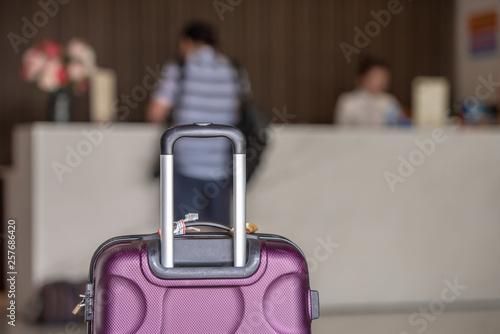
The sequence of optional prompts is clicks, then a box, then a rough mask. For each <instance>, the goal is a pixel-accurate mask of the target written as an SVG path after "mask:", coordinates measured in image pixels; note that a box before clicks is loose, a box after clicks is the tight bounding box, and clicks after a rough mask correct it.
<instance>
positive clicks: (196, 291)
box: [84, 123, 319, 334]
mask: <svg viewBox="0 0 500 334" xmlns="http://www.w3.org/2000/svg"><path fill="white" fill-rule="evenodd" d="M184 136H189V137H221V136H222V137H227V138H228V139H230V140H231V141H232V142H233V148H234V152H235V158H234V161H235V164H234V183H235V189H234V194H235V198H234V202H235V208H234V211H235V229H234V233H233V234H234V236H233V235H232V234H230V233H228V232H227V231H221V232H212V233H188V234H181V235H177V236H175V238H174V237H173V233H172V230H173V217H172V215H171V213H170V212H169V211H171V208H172V207H171V206H170V205H171V201H172V195H173V188H171V187H170V186H169V183H170V182H171V178H170V176H171V174H169V173H171V172H172V169H173V165H172V159H171V158H170V159H169V161H167V162H166V163H165V161H164V160H163V158H164V157H165V156H167V155H169V154H170V155H171V152H172V150H171V148H172V147H173V145H174V143H175V141H176V140H177V139H178V138H181V137H184ZM242 143H243V144H244V138H243V137H242V135H241V132H239V130H237V129H235V128H232V127H228V126H219V125H212V124H208V123H203V124H195V125H190V126H181V127H177V128H172V129H169V130H167V132H166V134H165V135H164V136H163V138H162V168H161V169H162V215H161V216H162V236H161V238H160V236H159V235H158V234H152V235H142V236H124V237H118V238H114V239H111V240H108V241H107V242H105V243H104V244H103V245H102V246H101V247H100V248H99V249H98V250H97V251H96V252H95V254H94V257H93V259H92V262H91V266H90V280H89V283H88V284H87V289H86V294H85V300H84V304H85V320H86V321H88V324H89V325H88V332H89V333H94V334H125V333H127V334H128V333H130V334H132V333H138V334H154V333H176V334H178V333H220V334H222V333H283V334H285V333H290V334H295V333H297V334H302V333H304V334H306V333H311V322H312V320H313V319H316V318H318V317H319V299H318V293H317V292H315V291H311V290H310V288H309V275H308V270H307V263H306V261H305V257H304V255H303V254H302V252H301V251H300V249H299V248H298V247H297V246H296V245H294V244H293V243H292V242H291V241H289V240H287V239H285V238H283V237H280V236H276V235H267V234H247V233H245V224H244V223H245V220H244V218H245V215H244V211H245V210H244V209H245V206H244V202H245V201H244V196H245V191H244V182H245V173H244V166H243V165H244V164H243V163H244V162H245V160H244V159H241V158H242V157H243V158H244V150H243V149H242V148H244V145H242ZM169 148H170V149H169ZM165 153H166V154H165ZM238 154H239V155H240V156H239V157H237V155H238ZM165 160H166V159H165ZM242 166H243V167H242ZM169 215H170V216H169ZM192 224H193V225H196V223H192ZM200 224H202V223H200ZM167 232H169V233H167Z"/></svg>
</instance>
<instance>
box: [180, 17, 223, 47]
mask: <svg viewBox="0 0 500 334" xmlns="http://www.w3.org/2000/svg"><path fill="white" fill-rule="evenodd" d="M182 37H185V38H190V39H192V40H193V41H195V42H203V43H206V44H208V45H212V46H215V44H216V43H217V38H216V36H215V31H214V29H213V27H212V26H211V25H210V24H208V23H205V22H200V21H194V22H191V23H188V24H187V25H186V26H185V27H184V29H183V30H182Z"/></svg>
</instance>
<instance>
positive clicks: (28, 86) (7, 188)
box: [0, 0, 500, 334]
mask: <svg viewBox="0 0 500 334" xmlns="http://www.w3.org/2000/svg"><path fill="white" fill-rule="evenodd" d="M499 13H500V1H498V0H439V1H432V0H418V1H407V0H401V1H396V0H350V1H347V0H338V1H332V0H307V1H302V0H293V1H289V0H267V1H262V0H252V1H249V0H239V1H229V0H215V1H212V0H183V1H173V0H143V1H129V0H125V1H124V0H121V1H117V0H106V1H97V0H87V1H76V0H53V1H50V0H46V1H43V0H42V1H35V0H33V1H32V0H25V1H14V0H1V1H0V31H1V35H2V36H4V38H2V42H1V43H2V51H1V52H0V73H1V75H0V187H1V188H0V199H1V206H0V214H1V217H2V230H3V234H2V235H3V236H4V237H3V238H2V249H3V253H2V254H1V258H0V263H2V265H3V266H4V267H5V268H6V270H4V271H3V273H4V275H3V277H2V281H1V283H0V287H1V288H2V291H3V294H4V295H7V291H8V284H7V281H6V278H7V275H6V273H7V272H8V270H7V267H6V266H7V261H6V259H7V253H6V252H7V248H6V247H7V242H6V241H7V237H8V220H9V219H13V220H15V222H16V228H17V230H16V233H17V235H16V238H17V239H16V240H17V253H16V255H17V264H16V266H17V271H18V276H17V288H18V295H17V301H18V305H19V306H18V307H19V308H18V312H19V313H18V318H19V321H22V323H21V324H20V325H22V326H27V327H25V328H24V327H23V328H21V329H19V327H18V328H12V327H10V326H7V325H6V324H4V321H3V320H2V323H1V324H0V328H2V330H3V327H2V326H5V331H7V332H8V333H10V332H12V333H18V332H19V333H30V332H34V333H38V332H40V333H48V332H49V331H51V330H59V329H60V328H61V330H62V331H64V330H65V331H66V332H68V329H67V328H68V324H70V323H72V322H75V323H77V322H78V321H79V319H78V318H74V319H72V318H69V319H68V318H61V319H62V320H61V319H59V322H62V325H61V326H62V327H46V325H44V326H42V327H38V326H36V325H34V323H36V321H37V320H40V319H41V318H43V316H41V312H43V311H41V310H42V309H43V306H42V305H44V303H45V306H46V307H47V305H51V304H50V302H48V301H47V300H48V299H50V297H47V296H48V295H50V293H51V291H52V290H57V291H59V293H63V294H64V295H65V296H66V295H68V296H70V295H71V294H72V293H73V292H74V291H77V290H78V284H79V283H82V282H85V280H86V275H87V268H88V264H89V263H90V259H91V256H92V253H93V251H94V250H95V249H96V248H97V247H98V246H99V244H100V243H101V242H103V241H104V240H106V239H108V238H110V237H113V236H116V235H122V234H134V233H151V232H153V231H155V230H156V229H157V228H158V212H159V208H158V201H159V199H158V181H157V180H156V179H154V178H153V177H152V173H153V171H154V167H155V163H156V160H155V159H156V155H157V154H158V145H157V143H158V140H159V136H160V134H161V133H162V130H163V129H164V126H162V125H152V124H149V123H147V122H146V118H147V115H146V112H147V105H148V103H149V101H150V97H151V94H152V90H151V89H149V88H147V87H149V85H150V83H152V82H155V81H157V80H158V79H159V78H160V73H161V68H162V67H163V65H164V64H165V63H166V62H167V61H168V60H172V59H176V58H177V57H178V41H179V33H180V31H181V29H182V27H183V26H184V25H185V24H186V23H187V22H189V21H191V20H193V19H198V20H203V21H206V22H209V23H210V24H212V25H213V26H214V27H215V28H216V29H217V31H218V40H219V49H220V51H221V52H222V53H224V54H225V55H227V56H228V57H230V58H232V59H235V60H237V61H238V63H239V64H241V65H242V66H243V67H244V68H245V69H246V70H247V72H248V75H249V79H250V81H251V85H252V91H253V100H254V102H255V103H256V104H257V105H258V106H259V109H260V110H261V111H262V113H264V114H265V115H267V117H268V118H269V119H270V121H271V125H270V127H269V135H270V139H269V143H268V146H267V148H266V151H265V153H264V158H263V162H262V163H261V164H260V166H259V169H258V171H257V174H256V175H255V176H254V177H253V178H252V180H251V183H249V194H248V218H249V220H250V221H252V222H254V223H256V224H258V225H259V226H260V230H261V231H262V232H268V233H276V234H281V235H284V236H286V237H289V238H290V239H291V240H293V241H295V242H296V243H297V244H298V245H299V246H300V247H301V248H302V249H303V251H304V253H305V254H306V256H307V258H308V261H309V266H310V271H311V287H312V288H313V289H317V290H319V291H320V298H321V303H322V317H321V318H320V319H319V320H317V321H315V323H314V327H313V329H314V332H315V333H337V332H338V333H393V332H394V333H399V334H401V333H423V332H425V333H454V334H460V333H464V334H465V333H498V332H499V331H500V320H499V319H500V317H499V315H500V286H499V283H498V282H500V267H499V266H498V259H499V258H500V246H499V245H500V243H499V242H498V239H499V238H500V173H499V170H500V145H499V143H500V132H499V131H498V128H497V125H498V120H499V117H498V115H499V113H498V94H499V91H500V26H499V23H498V15H499ZM47 41H51V42H47ZM75 41H77V42H78V41H80V42H82V44H80V45H79V46H80V47H81V48H82V49H78V45H77V46H75V50H76V51H75V53H76V54H78V53H79V52H81V53H82V54H85V52H87V53H88V55H89V56H88V57H87V58H82V59H83V60H82V61H81V63H82V64H83V65H85V61H90V62H92V66H93V71H92V72H91V73H90V72H89V73H90V74H88V75H85V74H80V75H78V73H80V72H78V70H80V71H84V70H83V69H81V68H75V69H74V70H75V72H73V74H74V75H75V76H74V78H77V79H74V80H73V79H71V80H72V86H71V87H72V91H71V92H70V93H68V92H61V90H64V89H59V88H58V89H57V91H55V90H54V89H52V88H53V87H51V84H52V85H55V86H57V84H55V83H51V82H50V80H49V81H47V82H43V83H42V82H37V81H36V80H33V79H32V78H30V75H29V73H27V69H26V66H27V65H26V63H27V62H28V61H29V60H28V59H31V58H30V57H31V56H32V54H30V50H41V49H43V48H45V49H44V50H49V51H47V52H50V50H53V49H54V48H55V49H58V48H61V47H62V46H68V47H69V45H75V44H74V42H75ZM44 43H45V44H44ZM47 43H49V44H47ZM51 43H55V44H51ZM72 43H73V44H72ZM82 45H83V46H82ZM85 47H89V48H90V49H85ZM78 50H80V51H78ZM82 50H83V51H82ZM89 50H91V52H90V51H89ZM31 52H32V53H33V51H31ZM65 57H69V58H71V55H70V53H68V54H67V55H65ZM368 57H371V58H375V59H380V60H383V62H384V66H383V67H384V68H387V70H388V71H389V72H390V74H391V83H390V85H389V86H388V88H387V90H388V93H390V94H391V96H393V97H394V98H395V100H396V101H398V104H399V106H400V110H401V114H400V117H399V119H397V120H395V121H392V122H389V121H388V122H386V123H387V124H385V123H384V124H379V126H362V125H361V126H349V125H352V124H337V123H339V122H337V121H338V115H336V112H335V111H336V110H338V106H339V97H340V96H342V95H341V94H342V93H345V92H348V91H352V90H354V89H356V87H357V86H358V85H359V84H360V76H359V66H360V63H362V61H363V59H366V58H368ZM33 59H35V58H33ZM85 59H86V60H85ZM89 59H90V60H89ZM32 61H33V62H36V59H35V60H32ZM65 61H67V59H66V60H65ZM28 72H29V71H28ZM58 73H59V72H58ZM75 73H76V74H75ZM64 75H66V76H67V75H68V74H67V73H66V74H64V73H62V74H61V73H59V74H58V78H59V79H60V78H61V76H64ZM70 77H71V78H73V77H72V76H71V74H70ZM63 88H64V87H63ZM73 91H75V92H76V93H73ZM58 93H63V94H62V96H63V97H62V98H61V96H60V95H61V94H59V95H58ZM61 99H62V100H61ZM61 101H62V102H61ZM61 105H67V108H64V107H63V108H62V109H61ZM57 106H59V108H58V107H57ZM61 110H62V112H63V115H62V116H61V114H58V112H61ZM64 110H66V112H67V115H66V116H68V117H66V118H65V114H64ZM58 115H59V116H58ZM55 121H57V122H55ZM108 121H114V123H113V125H112V127H110V125H109V124H108V123H107V122H108ZM358 125H359V124H358ZM369 125H371V124H369ZM387 125H391V126H387ZM84 141H86V142H87V143H89V144H86V145H90V148H88V147H87V150H86V151H85V153H84V154H82V153H79V152H83V151H82V150H84V149H83V148H82V147H83V146H82V145H84V144H81V143H82V142H84ZM71 152H76V153H79V154H77V155H78V156H79V158H74V157H73V158H71V157H69V158H68V156H69V155H72V153H71ZM68 159H69V160H68ZM72 159H76V160H72ZM55 282H57V283H58V284H59V285H56V286H55V285H54V283H55ZM42 287H43V288H42ZM61 291H63V292H61ZM443 296H447V297H449V298H446V297H443ZM68 298H69V299H70V301H69V302H68V303H69V304H71V302H72V299H71V298H70V297H68ZM2 300H3V301H4V302H5V305H7V304H6V303H7V302H8V298H7V296H5V297H4V298H3V299H2ZM54 303H55V304H58V305H61V303H60V302H57V301H56V302H54ZM4 309H5V308H4V307H3V305H2V310H4ZM47 317H48V316H47ZM48 319H49V320H50V317H48ZM23 324H24V325H23ZM3 332H4V331H3ZM82 333H83V330H82Z"/></svg>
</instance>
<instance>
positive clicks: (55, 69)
mask: <svg viewBox="0 0 500 334" xmlns="http://www.w3.org/2000/svg"><path fill="white" fill-rule="evenodd" d="M62 71H64V66H63V64H62V63H61V61H60V60H58V59H51V60H49V61H48V62H47V64H46V66H45V68H44V69H43V72H42V73H41V75H40V78H39V79H38V88H40V89H41V90H42V91H44V92H49V93H50V92H55V91H56V90H58V89H59V88H61V87H62V86H63V85H61V73H62Z"/></svg>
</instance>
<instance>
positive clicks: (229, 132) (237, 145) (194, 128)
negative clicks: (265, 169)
mask: <svg viewBox="0 0 500 334" xmlns="http://www.w3.org/2000/svg"><path fill="white" fill-rule="evenodd" d="M182 137H191V138H214V137H226V138H227V139H229V140H230V141H231V143H232V144H233V152H234V154H245V153H246V139H245V136H244V135H243V133H242V132H241V131H240V130H239V129H238V128H235V127H233V126H229V125H220V124H212V123H195V124H188V125H180V126H175V127H172V128H170V129H168V130H167V131H165V133H164V134H163V136H162V137H161V154H162V155H173V154H174V153H173V152H174V144H175V142H176V141H177V140H178V139H180V138H182Z"/></svg>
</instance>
